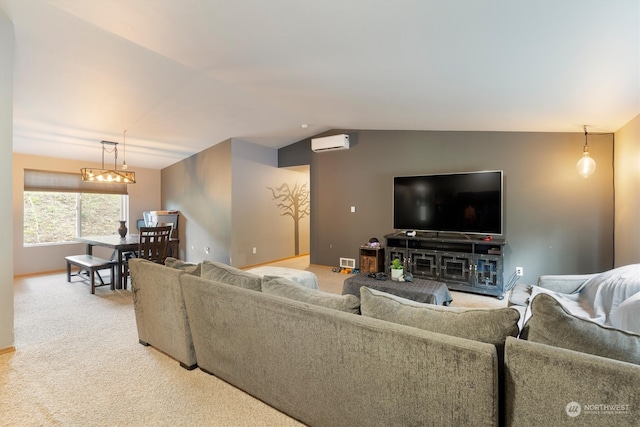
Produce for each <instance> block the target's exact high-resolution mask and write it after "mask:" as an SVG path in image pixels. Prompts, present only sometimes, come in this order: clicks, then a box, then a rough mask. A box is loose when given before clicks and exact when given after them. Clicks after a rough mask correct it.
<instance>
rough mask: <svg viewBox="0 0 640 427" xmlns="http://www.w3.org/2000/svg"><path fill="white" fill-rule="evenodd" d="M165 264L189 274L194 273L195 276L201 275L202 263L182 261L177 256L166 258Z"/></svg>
mask: <svg viewBox="0 0 640 427" xmlns="http://www.w3.org/2000/svg"><path fill="white" fill-rule="evenodd" d="M164 265H166V266H167V267H170V268H175V269H178V270H183V271H185V272H186V273H188V274H193V275H194V276H200V264H193V263H189V262H184V261H180V260H179V259H176V258H171V257H167V258H166V259H165V260H164Z"/></svg>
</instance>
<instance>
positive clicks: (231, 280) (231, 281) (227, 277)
mask: <svg viewBox="0 0 640 427" xmlns="http://www.w3.org/2000/svg"><path fill="white" fill-rule="evenodd" d="M200 277H202V278H203V279H207V280H215V281H216V282H222V283H226V284H228V285H234V286H240V287H241V288H246V289H251V290H254V291H258V292H260V290H261V289H262V277H260V276H258V275H256V274H251V273H248V272H246V271H242V270H240V269H238V268H235V267H231V266H230V265H227V264H223V263H221V262H215V261H203V262H202V266H201V273H200Z"/></svg>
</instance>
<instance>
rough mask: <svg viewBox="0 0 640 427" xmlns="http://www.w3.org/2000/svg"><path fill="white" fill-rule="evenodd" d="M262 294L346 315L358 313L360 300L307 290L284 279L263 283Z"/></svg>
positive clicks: (274, 279) (277, 278)
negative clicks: (317, 306)
mask: <svg viewBox="0 0 640 427" xmlns="http://www.w3.org/2000/svg"><path fill="white" fill-rule="evenodd" d="M262 292H264V293H266V294H273V295H278V296H281V297H284V298H289V299H292V300H296V301H301V302H306V303H308V304H312V305H320V306H323V307H327V308H333V309H334V310H340V311H346V312H347V313H354V314H359V313H360V300H359V299H358V297H356V296H354V295H338V294H332V293H329V292H324V291H321V290H319V289H309V288H307V287H306V286H303V285H300V284H299V283H296V282H294V281H292V280H289V279H286V278H284V277H276V278H273V279H271V280H269V281H265V282H263V283H262Z"/></svg>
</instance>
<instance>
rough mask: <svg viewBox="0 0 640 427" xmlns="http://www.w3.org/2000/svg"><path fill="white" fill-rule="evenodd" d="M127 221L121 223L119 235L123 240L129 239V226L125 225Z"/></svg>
mask: <svg viewBox="0 0 640 427" xmlns="http://www.w3.org/2000/svg"><path fill="white" fill-rule="evenodd" d="M126 222H127V221H120V227H118V234H119V235H120V237H122V238H123V239H124V238H125V237H127V231H128V230H127V226H126V225H125V223H126Z"/></svg>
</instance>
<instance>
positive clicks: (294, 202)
mask: <svg viewBox="0 0 640 427" xmlns="http://www.w3.org/2000/svg"><path fill="white" fill-rule="evenodd" d="M267 188H268V189H269V190H271V194H272V196H273V198H272V200H276V206H277V207H278V209H279V210H280V215H281V216H289V217H291V219H293V231H294V240H295V242H294V244H295V255H300V241H299V239H300V220H301V219H302V218H304V217H307V216H309V214H310V213H311V205H310V200H309V188H308V187H307V183H306V182H305V183H304V184H302V185H299V184H298V182H297V181H296V184H295V185H294V186H293V188H291V187H289V184H287V183H286V182H285V183H283V184H282V185H281V186H280V187H277V188H272V187H267Z"/></svg>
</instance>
